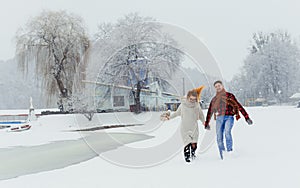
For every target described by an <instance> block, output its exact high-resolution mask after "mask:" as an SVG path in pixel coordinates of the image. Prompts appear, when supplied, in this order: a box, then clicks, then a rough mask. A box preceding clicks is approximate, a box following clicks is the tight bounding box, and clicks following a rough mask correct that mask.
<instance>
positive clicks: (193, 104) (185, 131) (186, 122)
mask: <svg viewBox="0 0 300 188" xmlns="http://www.w3.org/2000/svg"><path fill="white" fill-rule="evenodd" d="M203 88H204V86H201V87H199V88H196V89H193V90H191V91H189V92H188V93H187V96H186V97H185V98H183V99H182V100H181V104H180V105H179V107H178V109H177V110H176V112H174V113H172V114H169V113H166V114H164V117H163V119H164V120H169V119H173V118H175V117H177V116H180V117H181V127H180V131H181V136H182V140H183V143H184V158H185V161H186V162H191V159H194V158H195V157H196V155H195V152H196V149H197V142H198V137H199V129H198V122H197V121H198V120H200V121H201V122H202V123H203V125H204V127H205V129H206V130H210V125H209V122H210V119H211V117H212V115H214V119H215V120H216V133H217V144H218V148H219V152H220V157H221V159H223V152H225V151H226V152H232V151H233V147H232V145H233V142H232V135H231V130H232V127H233V125H234V116H235V118H236V120H239V119H240V115H239V112H241V113H242V114H243V116H244V117H245V120H246V122H247V123H248V124H249V125H251V124H252V123H253V122H252V120H251V119H250V117H249V115H248V113H247V112H246V110H245V109H244V108H243V106H242V105H241V104H240V103H239V102H238V101H237V99H236V98H235V96H234V95H233V94H232V93H229V92H227V91H225V89H224V85H223V83H222V82H221V81H219V80H218V81H216V82H214V88H215V90H216V95H215V96H214V97H213V99H212V100H211V102H210V105H209V108H208V111H207V115H206V120H205V119H204V115H203V112H202V109H201V107H200V104H199V100H200V94H201V91H202V89H203ZM224 135H225V140H226V149H225V146H224Z"/></svg>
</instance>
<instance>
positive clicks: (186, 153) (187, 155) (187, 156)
mask: <svg viewBox="0 0 300 188" xmlns="http://www.w3.org/2000/svg"><path fill="white" fill-rule="evenodd" d="M190 147H191V144H188V145H186V146H185V147H184V150H183V152H184V158H185V161H186V162H188V163H189V162H191V160H190V157H191V150H190Z"/></svg>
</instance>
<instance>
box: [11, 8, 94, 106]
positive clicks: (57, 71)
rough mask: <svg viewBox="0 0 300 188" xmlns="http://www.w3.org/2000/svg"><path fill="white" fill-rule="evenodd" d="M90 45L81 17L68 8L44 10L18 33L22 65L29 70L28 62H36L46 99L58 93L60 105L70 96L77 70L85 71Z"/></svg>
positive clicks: (17, 48)
mask: <svg viewBox="0 0 300 188" xmlns="http://www.w3.org/2000/svg"><path fill="white" fill-rule="evenodd" d="M89 46H90V42H89V38H88V35H87V32H86V28H85V26H84V23H83V20H82V18H81V17H79V16H77V15H74V14H69V13H67V12H65V11H43V12H42V13H41V14H40V15H38V16H36V17H34V18H32V19H30V20H29V22H28V23H27V24H26V25H25V26H24V27H23V28H21V29H19V31H18V32H17V36H16V56H17V61H18V64H19V67H20V68H21V70H22V71H23V72H26V70H27V69H28V65H29V63H34V64H35V72H36V75H37V77H38V79H39V80H41V81H42V83H43V87H44V89H45V91H46V94H47V99H48V100H49V99H51V98H53V97H57V96H59V97H58V105H60V106H62V105H66V101H68V99H70V98H71V96H72V90H73V87H74V77H75V76H78V75H77V72H84V69H85V63H81V62H84V61H82V60H83V59H84V56H85V53H86V52H87V51H88V48H89ZM78 69H80V70H78ZM82 76H84V75H82Z"/></svg>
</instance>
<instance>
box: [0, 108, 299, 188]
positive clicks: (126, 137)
mask: <svg viewBox="0 0 300 188" xmlns="http://www.w3.org/2000/svg"><path fill="white" fill-rule="evenodd" d="M247 111H248V112H249V114H250V117H251V118H252V119H253V121H254V125H253V126H248V125H247V124H246V122H245V121H244V119H241V120H239V121H238V122H236V123H235V127H234V129H233V135H234V150H235V151H234V154H233V155H231V156H228V155H225V156H224V157H225V159H224V160H223V161H222V160H220V159H219V156H218V152H217V147H216V144H215V143H214V144H213V145H212V147H210V148H209V149H208V150H207V151H205V149H204V148H199V150H198V155H197V156H198V157H197V159H196V160H195V161H193V162H192V163H191V164H187V163H185V162H184V159H183V154H182V151H181V142H180V140H179V139H178V138H179V137H178V135H177V131H178V125H179V123H180V118H176V119H174V120H171V121H168V122H163V123H162V122H160V121H159V118H158V117H159V114H158V113H152V114H150V115H149V114H141V115H139V116H134V117H133V116H132V115H131V114H129V113H118V114H98V115H97V116H96V117H95V118H94V120H93V122H88V121H87V120H85V118H84V117H83V116H74V115H53V116H42V117H40V118H39V119H38V121H37V122H36V123H35V125H33V127H32V129H31V130H29V131H25V132H18V133H11V132H6V131H5V130H4V129H2V130H0V160H1V163H2V164H1V166H0V179H1V181H0V187H1V188H5V187H9V188H19V187H22V188H25V187H28V188H29V187H30V188H40V187H43V188H48V187H49V188H50V187H51V188H53V187H55V188H56V187H61V188H69V187H72V188H77V187H97V188H98V187H122V188H125V187H130V188H132V187H137V188H140V187H147V188H150V187H185V188H186V187H193V188H194V187H203V188H219V187H230V188H239V187H243V188H244V187H246V188H248V187H249V188H254V187H289V188H294V187H295V188H296V187H300V172H299V169H300V161H299V160H300V149H299V146H298V144H300V136H299V133H300V126H299V120H298V118H299V115H300V109H299V108H298V109H297V108H295V107H290V106H280V107H279V106H274V107H251V108H247ZM111 124H114V125H116V124H124V125H125V124H144V125H137V126H135V127H127V128H115V129H108V130H99V131H95V132H75V131H74V130H76V129H81V128H86V127H92V126H95V125H96V126H103V125H111ZM199 126H200V134H201V135H202V137H200V139H199V142H200V143H201V142H202V141H201V140H202V139H203V135H205V134H207V133H206V131H205V130H204V129H203V126H202V125H201V124H199ZM213 133H214V132H213V131H211V132H210V133H208V134H213ZM83 138H84V139H83ZM114 141H117V142H114ZM164 143H167V145H168V146H170V148H168V149H166V150H169V151H174V152H173V153H172V155H168V152H165V151H162V150H163V149H165V147H160V146H161V145H163V144H164ZM170 143H171V144H170ZM89 146H91V148H90V147H89ZM128 148H131V149H133V150H128ZM149 148H156V150H155V149H154V150H151V149H149ZM160 148H162V149H161V150H159V149H160ZM178 149H179V150H178ZM128 151H132V152H135V151H145V152H144V155H143V154H139V153H138V152H137V155H140V156H134V157H132V158H128V157H130V155H128ZM126 152H127V153H126ZM147 152H149V153H150V154H151V155H149V154H147ZM151 152H152V153H151ZM98 154H99V155H100V156H98ZM129 154H130V152H129ZM132 154H134V153H131V155H132ZM164 155H165V156H164ZM116 156H117V157H116ZM160 156H164V157H165V160H160V161H158V160H159V159H160V158H159V157H160ZM114 157H115V158H114ZM135 157H138V158H135ZM122 159H124V160H123V161H122ZM149 159H153V160H154V161H155V160H156V162H157V163H158V165H154V166H151V165H150V166H151V167H145V168H132V167H141V165H147V162H149ZM130 160H132V161H130ZM109 161H110V162H109ZM122 162H123V163H122ZM126 162H130V163H129V164H134V162H136V165H137V166H134V165H133V166H131V167H129V168H128V167H124V166H126V165H128V164H125V163H126ZM143 162H144V163H143ZM116 163H119V165H116ZM151 164H152V163H151Z"/></svg>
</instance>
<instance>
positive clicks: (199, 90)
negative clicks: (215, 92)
mask: <svg viewBox="0 0 300 188" xmlns="http://www.w3.org/2000/svg"><path fill="white" fill-rule="evenodd" d="M204 88H205V86H204V85H202V86H200V87H198V88H195V89H193V90H194V91H196V92H197V101H198V102H199V101H200V98H201V92H202V90H203V89H204Z"/></svg>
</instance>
